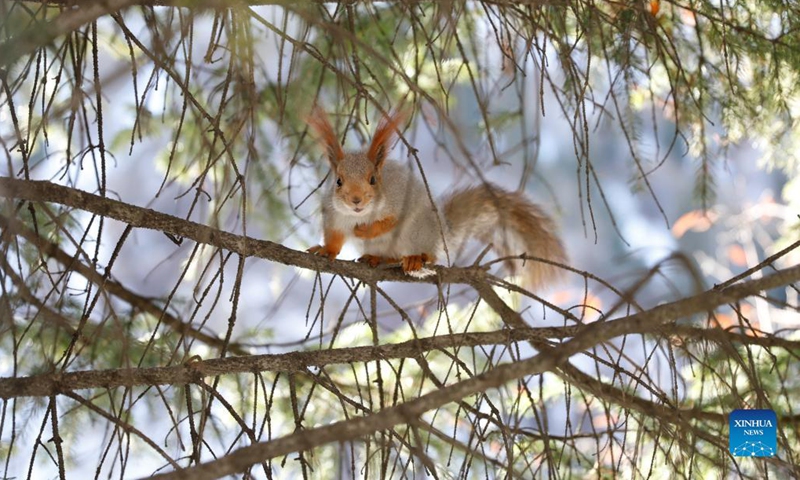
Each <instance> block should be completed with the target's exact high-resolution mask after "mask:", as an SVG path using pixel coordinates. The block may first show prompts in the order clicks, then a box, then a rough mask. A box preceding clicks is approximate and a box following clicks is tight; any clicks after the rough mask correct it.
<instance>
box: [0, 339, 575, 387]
mask: <svg viewBox="0 0 800 480" xmlns="http://www.w3.org/2000/svg"><path fill="white" fill-rule="evenodd" d="M576 331H577V328H576V327H555V328H525V329H521V330H501V331H495V332H481V333H461V334H455V335H446V336H438V337H429V338H421V339H417V340H409V341H407V342H403V343H396V344H388V345H380V346H377V347H374V346H365V347H351V348H338V349H330V350H312V351H305V352H290V353H284V354H276V355H252V356H243V357H228V358H218V359H211V360H201V361H198V362H191V363H186V364H184V365H177V366H173V367H155V368H120V369H113V370H86V371H79V372H67V373H48V374H43V375H35V376H31V377H20V378H0V398H4V399H7V398H15V397H27V396H32V397H41V396H50V395H54V394H60V393H64V392H71V391H75V390H80V389H84V388H115V387H132V386H135V385H183V384H187V383H197V382H199V381H200V380H201V379H202V378H204V377H212V376H217V375H224V374H234V373H246V372H263V371H272V372H301V371H305V370H306V369H307V368H308V367H323V366H326V365H333V364H347V363H353V362H368V361H374V360H375V359H376V358H377V359H383V360H388V359H392V358H409V357H416V356H419V355H422V354H424V353H426V352H429V351H431V350H440V349H445V348H456V347H476V346H481V345H499V344H504V345H507V344H509V343H513V342H519V341H525V340H528V341H529V340H531V339H534V338H536V339H540V340H542V341H543V340H544V339H547V338H554V337H555V338H565V337H569V336H572V335H574V334H575V332H576Z"/></svg>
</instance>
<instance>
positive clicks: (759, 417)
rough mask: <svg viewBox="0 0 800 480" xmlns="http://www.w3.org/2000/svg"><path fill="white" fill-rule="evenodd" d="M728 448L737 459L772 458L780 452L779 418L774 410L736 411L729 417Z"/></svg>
mask: <svg viewBox="0 0 800 480" xmlns="http://www.w3.org/2000/svg"><path fill="white" fill-rule="evenodd" d="M728 426H729V428H730V432H729V434H728V448H729V450H730V452H731V455H733V456H735V457H772V456H775V454H776V453H777V452H778V417H777V416H776V415H775V412H774V411H772V410H734V411H733V412H731V414H730V415H729V416H728Z"/></svg>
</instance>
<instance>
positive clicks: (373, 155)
mask: <svg viewBox="0 0 800 480" xmlns="http://www.w3.org/2000/svg"><path fill="white" fill-rule="evenodd" d="M408 114H409V112H408V110H407V109H405V108H402V107H401V108H398V109H397V110H395V111H394V112H392V113H391V114H390V115H389V116H388V117H383V119H381V121H380V123H378V128H377V129H376V130H375V136H373V137H372V143H370V144H369V150H367V158H369V159H370V160H371V161H372V162H373V163H374V164H375V167H377V168H380V167H381V166H382V165H383V162H384V160H386V154H387V152H388V151H389V143H391V141H392V139H393V138H394V136H395V133H397V132H398V130H399V129H400V124H402V123H403V122H404V121H405V120H406V118H408Z"/></svg>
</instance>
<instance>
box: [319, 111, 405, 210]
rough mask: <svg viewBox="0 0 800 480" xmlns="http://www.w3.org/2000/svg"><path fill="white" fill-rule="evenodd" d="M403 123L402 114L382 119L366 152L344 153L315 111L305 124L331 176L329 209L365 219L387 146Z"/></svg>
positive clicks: (324, 119)
mask: <svg viewBox="0 0 800 480" xmlns="http://www.w3.org/2000/svg"><path fill="white" fill-rule="evenodd" d="M404 119H405V114H404V113H403V112H402V111H398V112H395V113H393V114H392V115H390V116H388V117H384V118H383V119H382V120H381V121H380V123H378V128H377V129H376V130H375V135H374V136H373V137H372V142H370V144H369V148H367V149H366V150H362V151H358V152H345V151H344V149H343V148H342V145H341V143H340V142H339V139H338V138H337V137H336V134H335V133H334V132H333V127H331V124H330V122H329V121H328V117H327V116H326V115H325V113H324V112H323V111H322V110H320V109H319V108H315V109H314V112H313V113H312V115H311V117H309V118H308V123H309V125H310V126H311V128H312V129H313V130H314V132H315V133H316V135H317V138H318V140H319V142H320V144H321V145H322V146H323V147H324V148H325V153H326V157H327V158H328V161H329V162H330V165H331V170H332V173H333V175H334V180H333V181H334V186H333V189H334V195H333V206H334V208H336V210H338V211H339V212H340V213H343V214H346V215H353V216H365V215H368V214H369V213H370V211H371V210H372V207H373V206H374V203H373V201H374V200H375V197H376V196H377V195H378V194H379V192H381V188H382V185H383V178H382V176H381V172H382V171H383V165H384V163H385V161H386V156H387V154H388V151H389V146H390V143H391V141H392V139H393V138H394V135H395V132H396V131H397V129H398V125H399V124H400V123H401V122H402V121H403V120H404Z"/></svg>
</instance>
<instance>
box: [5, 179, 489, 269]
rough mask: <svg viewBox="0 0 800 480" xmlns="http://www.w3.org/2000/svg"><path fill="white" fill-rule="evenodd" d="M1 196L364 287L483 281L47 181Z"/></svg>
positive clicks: (23, 184) (13, 182) (15, 183)
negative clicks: (313, 250) (202, 220)
mask: <svg viewBox="0 0 800 480" xmlns="http://www.w3.org/2000/svg"><path fill="white" fill-rule="evenodd" d="M0 197H7V198H17V199H21V200H30V201H38V202H52V203H58V204H61V205H66V206H68V207H73V208H78V209H81V210H85V211H87V212H91V213H95V214H97V215H102V216H104V217H109V218H113V219H114V220H119V221H120V222H124V223H127V224H129V225H131V226H134V227H140V228H147V229H151V230H157V231H160V232H165V233H170V234H172V235H175V236H178V237H185V238H190V239H192V240H194V241H196V242H198V243H204V244H207V245H214V246H217V247H220V248H223V249H226V250H229V251H232V252H235V253H238V254H240V255H244V256H245V257H251V256H252V257H259V258H263V259H265V260H271V261H274V262H278V263H282V264H284V265H293V266H296V267H300V268H307V269H310V270H316V271H319V272H326V273H334V274H338V275H343V276H346V277H351V278H356V279H358V280H361V281H363V282H365V283H368V284H373V283H376V282H378V281H386V280H388V281H401V282H422V283H433V284H436V283H439V282H444V283H469V282H470V281H472V280H473V279H475V278H481V277H482V276H483V273H484V272H483V270H482V269H480V268H477V267H471V268H444V267H437V266H434V267H432V268H433V269H434V270H436V273H437V275H436V276H431V277H427V278H421V279H420V278H415V277H411V276H409V275H405V274H404V273H402V272H401V271H400V269H399V268H389V269H374V268H371V267H369V266H367V265H364V264H361V263H356V262H344V261H333V262H332V261H330V260H328V259H326V258H322V257H318V256H316V255H310V254H307V253H305V252H299V251H297V250H292V249H290V248H286V247H284V246H283V245H280V244H277V243H274V242H269V241H265V240H256V239H254V238H251V237H244V236H241V235H235V234H233V233H229V232H225V231H222V230H217V229H215V228H211V227H208V226H206V225H201V224H199V223H195V222H192V221H189V220H184V219H182V218H178V217H175V216H173V215H167V214H165V213H161V212H157V211H155V210H152V209H149V208H142V207H137V206H135V205H130V204H127V203H124V202H120V201H117V200H113V199H110V198H105V197H101V196H99V195H93V194H91V193H87V192H84V191H81V190H77V189H74V188H69V187H65V186H63V185H57V184H55V183H51V182H45V181H37V180H18V179H14V178H8V177H0Z"/></svg>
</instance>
